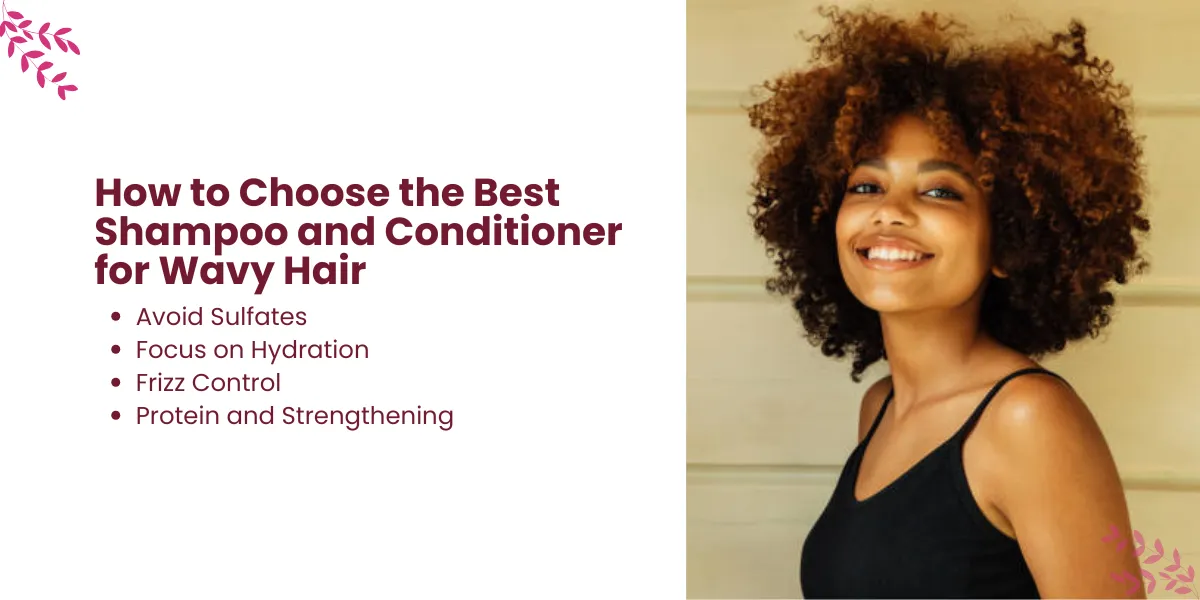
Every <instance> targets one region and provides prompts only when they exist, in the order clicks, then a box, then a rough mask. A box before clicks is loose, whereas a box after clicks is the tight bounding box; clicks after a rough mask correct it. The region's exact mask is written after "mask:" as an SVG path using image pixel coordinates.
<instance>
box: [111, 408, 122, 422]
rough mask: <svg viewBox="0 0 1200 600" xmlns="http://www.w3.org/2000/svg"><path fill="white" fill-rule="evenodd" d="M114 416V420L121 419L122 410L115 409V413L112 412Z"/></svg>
mask: <svg viewBox="0 0 1200 600" xmlns="http://www.w3.org/2000/svg"><path fill="white" fill-rule="evenodd" d="M112 418H113V420H114V421H116V420H117V419H120V418H121V413H120V412H117V411H115V410H114V411H113V413H112Z"/></svg>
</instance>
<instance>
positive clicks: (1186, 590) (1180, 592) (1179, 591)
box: [1175, 587, 1192, 594]
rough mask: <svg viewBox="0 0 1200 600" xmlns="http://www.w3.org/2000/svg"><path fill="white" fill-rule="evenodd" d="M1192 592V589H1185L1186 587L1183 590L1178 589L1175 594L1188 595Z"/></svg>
mask: <svg viewBox="0 0 1200 600" xmlns="http://www.w3.org/2000/svg"><path fill="white" fill-rule="evenodd" d="M1190 591H1192V588H1185V587H1181V588H1178V589H1176V590H1175V593H1176V594H1186V593H1188V592H1190Z"/></svg>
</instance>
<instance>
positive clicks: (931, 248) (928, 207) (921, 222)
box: [837, 116, 991, 313]
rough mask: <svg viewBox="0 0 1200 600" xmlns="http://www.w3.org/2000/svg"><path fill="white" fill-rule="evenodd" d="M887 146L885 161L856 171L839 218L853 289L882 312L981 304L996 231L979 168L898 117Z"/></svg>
mask: <svg viewBox="0 0 1200 600" xmlns="http://www.w3.org/2000/svg"><path fill="white" fill-rule="evenodd" d="M883 141H884V144H883V147H884V151H883V155H882V156H879V157H875V158H871V159H868V160H864V161H862V162H860V163H859V164H858V165H856V166H855V168H854V169H853V170H852V171H851V173H850V178H849V180H848V181H847V186H846V195H845V197H844V198H843V200H842V205H841V208H840V209H839V210H838V215H837V243H838V260H839V262H840V264H841V270H842V277H843V278H845V280H846V285H847V286H848V287H849V288H850V291H851V292H853V293H854V295H855V297H857V298H858V299H859V301H860V302H862V303H863V304H865V305H867V306H868V307H870V308H872V309H875V310H877V311H879V312H880V313H887V312H910V311H924V310H930V309H933V310H937V309H945V308H952V307H958V306H961V305H963V304H965V303H967V302H970V301H978V299H979V298H982V293H981V292H982V284H983V283H984V282H985V281H986V279H987V275H988V272H989V270H990V269H991V256H990V254H991V252H990V244H991V236H990V231H991V223H990V219H989V216H988V207H987V198H986V197H985V195H984V194H983V192H982V191H981V190H980V189H979V188H978V187H977V186H976V184H975V178H974V174H973V173H972V172H971V170H970V167H971V165H972V164H973V160H972V159H971V157H970V156H969V155H967V154H966V153H965V152H963V153H958V154H948V153H946V152H943V151H941V150H940V149H939V143H938V139H937V137H936V136H935V135H934V132H933V130H932V129H930V128H929V126H928V125H927V124H926V123H925V122H924V121H922V120H921V119H919V118H917V117H911V116H905V117H901V118H898V119H897V120H896V121H894V122H893V124H892V126H891V127H890V128H889V129H888V130H887V131H886V133H885V137H884V140H883Z"/></svg>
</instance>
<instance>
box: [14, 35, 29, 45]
mask: <svg viewBox="0 0 1200 600" xmlns="http://www.w3.org/2000/svg"><path fill="white" fill-rule="evenodd" d="M12 41H14V42H16V43H18V44H24V43H25V42H28V41H29V40H27V39H25V38H23V37H21V36H19V35H18V36H17V37H15V38H12Z"/></svg>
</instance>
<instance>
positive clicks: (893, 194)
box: [874, 190, 916, 225]
mask: <svg viewBox="0 0 1200 600" xmlns="http://www.w3.org/2000/svg"><path fill="white" fill-rule="evenodd" d="M912 203H913V199H912V197H911V194H909V193H908V192H899V191H895V190H892V191H890V192H888V193H887V194H885V195H884V196H883V200H882V201H881V202H880V203H879V206H878V208H876V209H875V215H874V217H875V218H874V222H875V223H877V224H884V225H912V224H913V222H914V221H915V220H916V213H914V212H913V207H912Z"/></svg>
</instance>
